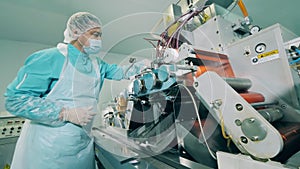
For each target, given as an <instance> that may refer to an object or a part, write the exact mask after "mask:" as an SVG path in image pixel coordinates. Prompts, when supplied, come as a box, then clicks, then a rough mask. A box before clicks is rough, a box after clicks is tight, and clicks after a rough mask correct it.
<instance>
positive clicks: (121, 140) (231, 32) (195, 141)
mask: <svg viewBox="0 0 300 169" xmlns="http://www.w3.org/2000/svg"><path fill="white" fill-rule="evenodd" d="M234 4H238V5H239V6H240V8H241V9H242V13H243V17H241V16H238V15H235V14H233V13H231V12H230V10H229V9H227V8H229V6H231V5H234ZM171 7H172V9H173V10H171V11H173V12H174V11H177V12H178V11H184V10H183V9H181V10H178V9H179V8H182V6H179V5H174V4H173V5H172V6H171ZM174 9H176V10H174ZM186 11H187V12H186V13H184V14H181V15H178V13H177V14H175V13H173V15H172V16H173V17H174V18H173V21H172V22H170V20H168V22H170V24H169V26H168V27H167V28H166V29H165V31H164V32H163V33H161V34H160V36H159V38H158V39H157V40H156V43H157V44H156V45H155V51H156V58H155V59H154V60H152V62H151V66H149V67H148V68H146V69H144V70H142V73H141V74H138V75H136V76H135V77H134V78H133V79H132V81H131V83H130V85H129V86H127V87H124V90H123V92H122V93H120V94H119V95H117V96H116V97H115V100H113V101H112V102H111V104H109V105H107V107H105V108H104V110H103V120H104V121H105V123H104V124H105V125H103V126H101V127H96V128H94V129H93V134H94V136H95V143H96V156H97V157H98V159H99V160H100V161H99V163H101V165H103V166H104V167H105V168H219V169H225V168H226V169H228V168H231V169H238V168H257V169H262V168H272V169H279V168H293V167H297V166H290V165H287V164H286V162H287V161H288V159H289V158H290V157H291V156H292V155H294V154H295V153H297V152H298V151H299V150H300V144H299V141H300V135H299V132H300V111H299V110H300V107H299V96H300V93H299V82H300V81H299V76H300V73H299V64H300V62H299V61H300V58H299V56H300V50H299V49H298V46H299V42H300V41H299V39H298V38H297V36H296V35H295V34H293V33H292V32H290V31H289V30H287V29H286V28H284V27H282V26H281V25H280V24H275V25H273V26H270V27H268V28H265V29H262V30H261V29H260V27H258V26H256V25H252V22H251V18H249V16H248V14H247V11H246V9H245V6H244V5H243V3H242V1H241V0H238V1H234V2H233V1H231V3H226V4H224V5H223V6H220V5H218V4H215V3H210V1H198V2H196V3H194V4H193V5H192V6H189V8H188V10H186Z"/></svg>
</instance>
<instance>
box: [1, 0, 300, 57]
mask: <svg viewBox="0 0 300 169" xmlns="http://www.w3.org/2000/svg"><path fill="white" fill-rule="evenodd" d="M177 1H178V0H106V1H105V0H1V1H0V21H1V28H0V30H1V31H0V40H16V41H24V42H33V43H41V44H47V45H51V46H52V45H56V44H57V43H58V42H61V41H62V40H63V31H64V29H65V23H66V21H67V19H68V17H69V16H70V15H72V14H73V13H74V12H78V11H88V12H91V13H93V14H95V15H97V16H98V17H99V18H100V19H101V22H102V24H103V31H104V32H103V33H104V34H103V41H104V50H105V51H110V52H114V53H122V54H132V53H135V52H136V51H140V50H144V49H146V48H151V45H150V44H149V43H148V42H146V41H145V40H144V39H143V37H145V36H147V35H148V33H149V32H150V31H151V29H152V28H153V27H154V25H155V24H156V23H157V22H158V21H159V19H160V18H162V12H164V11H165V10H166V8H167V7H168V6H169V5H170V4H172V3H176V2H177ZM288 2H289V3H283V1H281V0H263V1H259V0H244V3H245V5H246V7H247V9H248V12H249V14H250V16H252V18H253V20H254V23H255V24H258V25H260V26H261V27H263V28H264V27H267V26H270V25H272V24H274V23H277V22H279V23H281V24H282V25H284V26H285V27H287V28H289V29H290V30H292V31H293V32H295V33H296V34H298V35H299V34H300V22H299V21H298V12H297V11H298V7H299V5H300V1H298V0H289V1H288ZM234 11H235V12H238V13H239V10H238V9H235V10H234ZM158 33H160V32H158Z"/></svg>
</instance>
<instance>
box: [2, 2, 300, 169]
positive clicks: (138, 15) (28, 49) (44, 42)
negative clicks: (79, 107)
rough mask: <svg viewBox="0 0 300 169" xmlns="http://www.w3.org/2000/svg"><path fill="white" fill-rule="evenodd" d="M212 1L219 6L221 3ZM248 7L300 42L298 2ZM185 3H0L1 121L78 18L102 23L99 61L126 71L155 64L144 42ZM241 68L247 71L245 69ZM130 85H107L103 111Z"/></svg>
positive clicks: (10, 144) (262, 22)
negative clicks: (32, 63)
mask: <svg viewBox="0 0 300 169" xmlns="http://www.w3.org/2000/svg"><path fill="white" fill-rule="evenodd" d="M200 1H201V0H200ZM210 1H212V2H215V3H217V4H218V3H220V0H215V1H214V0H210ZM196 2H197V1H196ZM243 2H244V4H245V6H246V8H247V11H248V13H249V16H250V18H251V19H252V24H253V25H258V26H259V27H260V28H261V30H264V29H265V28H268V27H269V26H272V25H274V24H276V23H279V24H280V25H282V26H283V27H285V28H287V29H288V30H289V31H290V32H291V33H292V34H294V35H295V36H296V37H299V36H300V22H298V12H297V11H298V10H299V9H298V5H300V2H299V1H296V0H290V1H288V2H283V1H280V0H264V1H251V0H243ZM186 3H187V4H188V3H190V4H192V3H193V1H192V0H187V1H184V0H179V1H178V0H164V1H162V0H151V1H149V0H148V1H146V0H125V1H121V0H110V1H103V0H93V1H92V0H86V1H78V0H71V1H70V0H68V1H67V0H52V1H38V0H26V1H22V0H2V1H1V2H0V21H1V28H0V30H1V31H0V51H1V56H0V58H1V60H2V61H1V62H0V66H1V70H2V71H1V72H0V77H1V83H0V93H1V95H0V112H1V114H0V115H1V116H0V120H1V117H2V118H3V119H5V118H6V117H7V116H8V114H7V112H6V109H5V105H4V104H5V97H4V93H5V91H6V87H7V85H8V84H10V83H11V81H12V80H13V79H14V78H15V77H16V75H17V72H18V70H19V69H20V67H21V66H22V65H23V64H24V62H25V60H26V58H27V57H28V56H29V55H30V54H32V53H33V52H35V51H38V50H41V49H45V48H50V47H55V46H56V45H57V44H58V43H60V42H62V41H63V38H64V34H63V33H64V30H65V27H66V26H65V25H66V22H67V20H68V18H69V17H70V16H71V15H72V14H73V13H75V12H79V11H86V12H90V13H92V14H94V15H96V16H97V17H99V18H100V20H101V23H102V32H103V36H102V40H103V48H102V50H101V53H100V54H99V57H101V58H103V60H104V61H106V62H107V63H111V64H112V63H115V64H119V65H125V64H129V59H130V58H132V57H134V58H137V60H138V61H139V60H142V59H149V60H154V58H155V54H156V53H155V50H154V48H153V46H152V45H151V44H150V43H149V42H148V41H147V40H145V38H146V39H147V38H148V39H151V38H153V36H152V35H156V37H157V35H160V34H161V33H162V32H163V31H164V29H165V28H166V25H164V23H163V22H162V18H163V17H165V16H166V15H167V13H166V12H167V9H168V7H170V5H171V4H186ZM231 8H232V9H231ZM230 10H231V11H230V12H231V13H234V14H236V15H239V16H242V12H241V10H240V9H239V7H238V6H237V5H233V4H231V6H230ZM295 39H296V38H295ZM239 66H241V67H242V65H239ZM272 69H281V68H280V67H279V68H277V67H274V68H272ZM129 83H130V82H129V81H121V82H111V81H109V80H107V81H106V82H105V83H104V85H103V88H102V91H101V93H100V98H99V108H100V110H102V109H104V107H103V105H107V103H108V102H109V101H111V100H113V99H115V97H116V95H117V94H118V93H120V92H121V91H122V90H123V89H124V86H128V85H129ZM295 83H297V82H295ZM120 86H121V87H120ZM100 110H99V111H100ZM99 113H100V112H99ZM101 115H102V114H99V115H98V116H99V117H98V118H97V119H96V120H95V122H94V123H95V124H94V125H96V126H98V125H102V123H103V119H102V118H101V117H100V116H101ZM96 117H97V116H96ZM295 117H296V116H295ZM299 120H300V119H299ZM0 124H1V125H2V123H0ZM0 127H3V126H0ZM0 129H1V128H0ZM7 138H12V137H7ZM13 138H14V139H13V140H5V137H2V138H0V139H2V140H4V141H3V142H0V169H2V168H4V167H5V164H8V165H10V160H11V158H12V152H13V149H14V145H15V141H16V138H17V136H16V137H15V136H14V137H13ZM4 151H9V153H8V155H7V154H6V153H3V152H4ZM108 159H110V158H108ZM101 162H102V163H104V164H106V165H108V166H109V163H105V162H103V161H101ZM124 163H125V162H124ZM133 163H134V162H133ZM140 163H142V162H140ZM173 167H174V166H173ZM185 167H187V166H185ZM158 168H159V167H158ZM187 168H188V167H187Z"/></svg>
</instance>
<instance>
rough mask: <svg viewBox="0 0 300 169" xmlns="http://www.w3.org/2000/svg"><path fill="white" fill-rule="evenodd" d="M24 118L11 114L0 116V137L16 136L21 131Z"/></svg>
mask: <svg viewBox="0 0 300 169" xmlns="http://www.w3.org/2000/svg"><path fill="white" fill-rule="evenodd" d="M24 123H25V119H24V118H21V117H16V116H12V115H5V116H0V132H1V134H0V139H2V138H10V137H18V136H19V135H20V133H21V130H22V127H23V124H24Z"/></svg>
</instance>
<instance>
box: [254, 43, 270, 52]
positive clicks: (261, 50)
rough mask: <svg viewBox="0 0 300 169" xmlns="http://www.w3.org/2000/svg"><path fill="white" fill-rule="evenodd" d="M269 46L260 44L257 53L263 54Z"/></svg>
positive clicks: (256, 47) (257, 46) (256, 49)
mask: <svg viewBox="0 0 300 169" xmlns="http://www.w3.org/2000/svg"><path fill="white" fill-rule="evenodd" d="M266 48H267V46H266V44H264V43H259V44H257V45H256V46H255V52H256V53H263V52H264V51H265V50H266Z"/></svg>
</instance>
